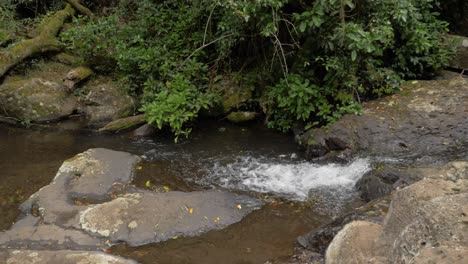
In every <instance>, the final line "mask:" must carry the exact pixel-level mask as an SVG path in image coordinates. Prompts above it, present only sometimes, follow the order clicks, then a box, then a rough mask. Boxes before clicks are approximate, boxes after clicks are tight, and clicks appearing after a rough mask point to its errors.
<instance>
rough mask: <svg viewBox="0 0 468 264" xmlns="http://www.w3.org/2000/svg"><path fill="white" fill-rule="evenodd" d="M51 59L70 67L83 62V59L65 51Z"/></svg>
mask: <svg viewBox="0 0 468 264" xmlns="http://www.w3.org/2000/svg"><path fill="white" fill-rule="evenodd" d="M52 59H53V60H54V61H56V62H60V63H63V64H66V65H68V66H72V67H76V66H79V65H81V64H82V63H83V59H81V58H79V57H76V56H73V55H71V54H68V53H65V52H61V53H59V54H57V55H55V56H54V57H53V58H52Z"/></svg>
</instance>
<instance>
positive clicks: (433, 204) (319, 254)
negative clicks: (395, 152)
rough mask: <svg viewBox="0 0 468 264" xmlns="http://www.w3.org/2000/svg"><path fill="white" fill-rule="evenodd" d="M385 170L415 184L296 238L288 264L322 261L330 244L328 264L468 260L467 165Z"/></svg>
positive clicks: (382, 263) (461, 162)
mask: <svg viewBox="0 0 468 264" xmlns="http://www.w3.org/2000/svg"><path fill="white" fill-rule="evenodd" d="M390 171H392V172H395V171H397V172H398V173H399V174H404V175H405V177H404V178H405V179H408V180H409V181H411V182H413V181H416V183H413V184H412V185H409V186H408V187H405V188H401V189H399V190H397V191H396V192H392V194H391V195H390V196H386V197H383V198H379V199H376V200H373V201H371V202H370V203H367V204H366V205H364V206H362V207H359V208H357V209H356V210H353V211H352V212H351V213H348V214H345V215H343V216H340V217H338V218H336V219H335V220H334V221H332V222H331V223H329V224H325V225H323V226H321V227H319V228H318V229H316V230H313V231H311V232H310V233H308V234H306V235H303V236H301V237H299V238H298V244H299V246H300V247H297V248H296V254H295V255H294V256H293V257H292V258H291V262H287V263H311V262H312V263H314V261H316V262H317V263H324V262H325V260H324V255H325V250H326V249H327V247H328V246H329V245H330V243H331V242H332V240H333V241H335V242H333V243H334V245H333V246H331V247H330V248H329V249H328V251H329V254H328V255H329V259H328V260H327V261H329V262H327V263H381V264H384V263H385V264H387V263H388V264H390V263H432V262H427V261H428V260H431V261H436V260H437V261H436V262H433V263H447V264H448V263H464V262H463V261H466V258H468V255H466V253H467V252H468V251H467V248H468V240H467V239H468V237H467V236H466V235H465V233H466V222H467V219H466V215H467V212H466V211H467V210H468V208H467V205H468V162H467V161H454V162H450V163H447V164H445V165H437V164H432V165H430V166H427V165H426V166H417V167H408V168H399V169H398V170H397V169H396V168H391V170H390ZM418 180H419V181H418ZM390 201H391V205H390ZM353 221H355V222H353ZM356 222H357V223H358V224H354V223H356ZM350 223H352V224H350ZM347 225H349V226H347ZM376 225H380V226H381V227H380V228H376ZM345 226H346V230H345V229H343V227H345ZM464 226H465V227H464ZM463 228H465V229H463ZM368 229H369V230H373V231H372V233H373V234H372V236H370V234H368V236H367V235H366V232H368V231H366V230H368ZM341 230H344V231H341ZM363 230H364V231H363ZM376 230H381V231H376ZM374 231H375V232H374ZM339 232H344V233H343V234H342V235H337V234H339ZM360 233H363V234H360ZM375 233H378V235H377V236H376V235H375ZM349 234H355V235H349ZM366 236H367V237H366ZM364 238H365V239H364ZM347 260H349V262H346V261H347ZM343 261H344V262H343ZM425 261H426V262H425Z"/></svg>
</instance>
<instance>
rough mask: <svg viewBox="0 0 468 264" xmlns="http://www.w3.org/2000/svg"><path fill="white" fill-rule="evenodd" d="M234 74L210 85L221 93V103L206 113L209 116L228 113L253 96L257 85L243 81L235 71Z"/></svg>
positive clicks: (211, 88)
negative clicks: (237, 77)
mask: <svg viewBox="0 0 468 264" xmlns="http://www.w3.org/2000/svg"><path fill="white" fill-rule="evenodd" d="M232 75H233V76H229V75H227V76H224V77H223V78H222V79H221V80H219V81H217V82H215V83H214V84H213V85H212V86H211V87H210V90H211V91H213V92H216V93H218V94H220V95H221V103H220V104H219V105H217V106H215V107H213V108H212V109H210V111H209V113H205V114H207V115H208V116H219V115H223V114H227V113H229V111H231V110H233V109H236V108H237V107H238V106H240V105H241V104H242V103H245V102H247V101H248V100H250V99H251V98H252V93H253V91H254V90H255V87H253V86H251V85H246V84H244V83H242V81H241V80H239V79H236V76H235V74H234V73H233V74H232Z"/></svg>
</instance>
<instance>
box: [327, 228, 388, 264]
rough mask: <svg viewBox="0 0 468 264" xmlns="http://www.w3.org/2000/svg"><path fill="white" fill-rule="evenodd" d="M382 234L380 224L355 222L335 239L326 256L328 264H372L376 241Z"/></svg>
mask: <svg viewBox="0 0 468 264" xmlns="http://www.w3.org/2000/svg"><path fill="white" fill-rule="evenodd" d="M381 232H382V226H381V225H379V224H375V223H371V222H366V221H354V222H351V223H349V224H347V225H346V226H345V227H344V228H343V230H341V231H340V232H339V233H338V235H336V236H335V238H333V241H332V242H331V244H330V246H329V247H328V249H327V254H326V256H325V259H326V263H327V264H362V263H375V262H370V259H371V257H372V255H373V249H374V248H373V247H374V243H375V240H376V239H377V238H378V237H379V235H380V233H381Z"/></svg>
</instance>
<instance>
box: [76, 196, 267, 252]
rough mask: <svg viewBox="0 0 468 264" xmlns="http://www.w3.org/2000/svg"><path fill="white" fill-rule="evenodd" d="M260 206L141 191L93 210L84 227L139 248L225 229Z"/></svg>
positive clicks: (246, 200)
mask: <svg viewBox="0 0 468 264" xmlns="http://www.w3.org/2000/svg"><path fill="white" fill-rule="evenodd" d="M239 205H240V206H239ZM260 205H261V202H260V201H258V200H256V199H253V198H249V197H247V196H243V195H235V194H232V193H229V192H224V191H216V190H213V191H204V192H189V193H184V192H167V193H152V192H143V191H140V192H137V193H131V194H127V195H124V196H123V197H119V198H117V199H115V200H112V201H111V202H107V203H103V204H100V205H96V206H93V207H90V208H89V209H87V210H86V211H84V212H83V213H81V217H80V224H81V228H82V229H84V230H86V231H88V232H90V233H91V234H96V235H100V236H103V237H105V238H108V239H109V240H110V241H111V242H112V243H115V242H125V243H128V244H129V245H130V246H139V245H144V244H148V243H153V242H160V241H166V240H169V239H171V238H174V237H178V236H196V235H199V234H201V233H204V232H207V231H209V230H213V229H222V228H224V227H226V226H228V225H231V224H233V223H236V222H239V221H240V220H241V219H242V218H243V217H244V216H245V215H247V214H248V213H250V212H251V211H253V210H255V209H258V208H259V207H260Z"/></svg>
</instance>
